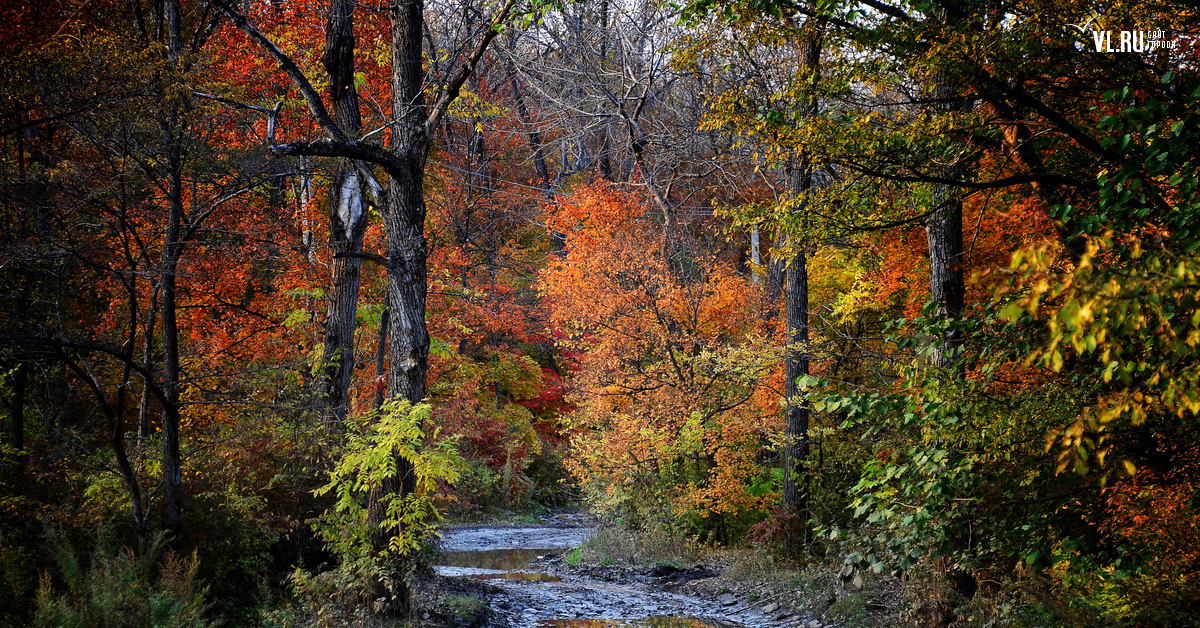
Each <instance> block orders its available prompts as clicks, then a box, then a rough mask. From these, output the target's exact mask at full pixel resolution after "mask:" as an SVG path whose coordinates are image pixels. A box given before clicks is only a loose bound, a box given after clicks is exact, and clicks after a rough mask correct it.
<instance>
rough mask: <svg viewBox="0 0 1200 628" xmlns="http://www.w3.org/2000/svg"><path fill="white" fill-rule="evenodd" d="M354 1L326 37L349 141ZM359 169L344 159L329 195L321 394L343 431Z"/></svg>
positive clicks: (333, 87) (354, 103)
mask: <svg viewBox="0 0 1200 628" xmlns="http://www.w3.org/2000/svg"><path fill="white" fill-rule="evenodd" d="M355 6H356V3H355V2H354V1H353V0H333V2H332V3H331V6H330V10H329V24H328V28H327V30H326V35H325V53H324V56H323V59H322V61H323V62H324V65H325V70H326V72H328V73H329V97H330V100H331V101H332V103H333V113H334V119H335V120H336V121H337V124H338V126H339V127H340V128H341V129H342V130H343V131H344V132H345V133H346V135H347V136H348V137H351V138H355V137H358V135H359V132H360V131H361V130H362V117H361V115H360V113H359V110H358V93H357V91H356V90H355V86H354V44H355V39H354V7H355ZM359 168H360V166H359V165H358V164H356V163H354V162H353V161H350V160H339V163H338V167H337V170H336V172H335V174H334V177H333V188H332V190H331V191H330V194H329V248H330V250H331V251H332V253H333V259H332V261H331V262H330V269H331V271H332V286H331V287H330V290H329V304H328V309H327V311H326V315H325V326H324V332H325V345H324V353H323V359H324V368H323V374H322V377H323V381H322V383H321V393H322V394H323V395H324V402H325V407H326V412H325V413H324V414H325V420H326V421H328V422H329V424H330V425H331V426H340V425H341V424H342V422H343V421H345V419H346V414H347V413H348V412H349V410H350V382H351V379H352V378H353V376H354V362H355V354H354V332H355V322H356V318H357V315H358V292H359V285H360V283H361V271H362V258H361V257H359V254H360V253H362V246H363V234H364V233H365V232H366V228H367V211H366V205H367V204H366V194H365V189H366V186H367V182H366V181H364V180H363V175H362V173H360V172H359ZM335 429H336V427H335Z"/></svg>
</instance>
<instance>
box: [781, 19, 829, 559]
mask: <svg viewBox="0 0 1200 628" xmlns="http://www.w3.org/2000/svg"><path fill="white" fill-rule="evenodd" d="M806 28H807V29H810V31H811V32H808V33H806V34H805V36H804V39H803V40H802V41H801V42H800V50H799V53H800V55H799V56H800V63H801V65H802V66H803V67H804V68H805V70H806V72H807V77H806V80H807V81H808V83H809V85H808V87H809V89H808V90H807V91H808V94H807V95H806V96H805V101H804V102H803V103H802V104H801V106H800V110H801V111H800V112H801V114H802V115H803V117H813V116H815V115H816V114H817V106H818V103H817V96H816V93H815V88H816V85H817V81H818V76H819V72H820V60H821V33H822V28H821V25H819V24H817V25H814V24H807V25H806ZM791 179H792V180H791V182H790V183H791V188H792V193H793V194H794V195H795V197H796V198H798V199H800V202H801V205H800V206H799V207H797V208H796V211H798V212H804V211H805V205H806V204H807V201H806V200H804V197H805V195H806V194H807V193H808V192H809V190H810V189H811V188H812V182H813V178H812V165H811V164H810V163H809V161H808V158H807V156H805V155H803V154H801V155H799V156H798V157H797V159H796V163H795V164H794V165H793V167H792V171H791ZM792 237H793V238H794V239H795V240H794V248H795V254H794V255H793V257H792V258H791V260H790V261H789V262H788V265H787V270H786V272H785V276H784V320H785V327H786V335H785V337H786V339H787V348H786V350H785V352H784V371H785V375H786V379H787V381H786V390H785V392H786V394H787V416H786V419H785V423H784V447H783V494H782V499H781V504H782V506H783V510H784V512H786V513H787V514H789V515H792V516H794V517H795V518H796V521H795V524H796V525H797V526H803V529H802V530H796V529H790V528H789V530H788V537H787V540H786V543H787V545H788V549H789V550H795V549H796V548H797V546H798V545H799V543H800V542H802V541H805V540H806V538H805V537H807V536H808V472H807V470H805V469H804V468H802V467H803V465H804V464H805V461H806V460H807V459H808V452H809V443H808V424H809V409H808V403H807V402H806V401H805V400H804V399H803V397H802V395H801V392H800V387H799V385H798V384H797V383H796V380H797V379H799V378H800V377H803V376H805V375H808V373H809V353H808V339H809V334H808V314H809V309H808V256H807V251H806V250H805V247H806V246H807V244H808V238H807V234H804V233H800V234H794V235H793V236H792ZM796 534H799V535H801V538H796V537H795V536H794V535H796Z"/></svg>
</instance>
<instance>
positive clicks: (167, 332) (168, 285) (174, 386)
mask: <svg viewBox="0 0 1200 628" xmlns="http://www.w3.org/2000/svg"><path fill="white" fill-rule="evenodd" d="M172 161H174V162H175V163H173V164H172V165H171V173H170V187H169V194H170V199H168V210H167V233H166V244H165V245H164V247H163V277H162V295H161V301H162V303H161V305H162V343H163V377H164V380H165V381H164V382H163V393H164V396H165V397H166V401H165V403H164V404H163V405H164V408H163V425H162V432H163V459H162V486H163V528H164V529H165V530H167V531H168V532H169V533H171V534H173V535H177V534H178V532H179V530H180V527H181V525H182V512H183V461H182V458H181V456H180V451H179V401H180V386H179V382H180V379H181V370H180V365H179V326H178V321H177V317H176V310H177V306H176V293H175V284H176V275H177V273H178V270H179V258H180V256H181V254H182V249H183V243H182V242H180V240H179V239H180V237H181V236H182V224H183V197H182V194H183V181H182V175H181V173H180V167H179V163H178V160H177V159H173V160H172Z"/></svg>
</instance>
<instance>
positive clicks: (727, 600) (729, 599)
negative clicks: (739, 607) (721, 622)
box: [717, 593, 737, 606]
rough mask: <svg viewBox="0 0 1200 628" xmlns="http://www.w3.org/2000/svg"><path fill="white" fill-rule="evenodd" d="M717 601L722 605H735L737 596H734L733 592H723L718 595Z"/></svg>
mask: <svg viewBox="0 0 1200 628" xmlns="http://www.w3.org/2000/svg"><path fill="white" fill-rule="evenodd" d="M717 601H718V602H720V603H721V606H733V605H734V604H737V598H736V597H734V595H733V594H732V593H722V594H721V595H718V596H717Z"/></svg>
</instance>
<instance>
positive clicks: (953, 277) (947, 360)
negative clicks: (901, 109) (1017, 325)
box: [925, 2, 966, 369]
mask: <svg viewBox="0 0 1200 628" xmlns="http://www.w3.org/2000/svg"><path fill="white" fill-rule="evenodd" d="M955 7H956V4H955V3H954V2H948V3H947V4H946V6H945V7H943V8H942V9H940V10H939V13H940V18H941V19H942V20H952V19H956V13H957V12H956V11H955V10H954V9H955ZM929 93H930V96H931V97H932V99H933V109H934V111H936V112H938V113H941V114H947V113H950V112H953V111H956V110H958V109H960V108H961V107H962V106H963V105H961V104H960V103H959V102H958V96H959V94H958V88H957V87H956V86H955V84H954V80H953V77H951V76H948V75H947V74H945V73H943V74H940V75H939V76H937V77H936V79H935V81H934V85H933V87H932V88H931V89H930V90H929ZM949 170H950V172H949V173H947V174H948V176H947V177H946V178H947V179H958V178H959V177H961V173H962V166H961V165H959V164H954V165H951V166H950V167H949ZM933 202H934V203H936V206H935V207H934V210H933V212H932V213H930V215H929V217H928V218H927V219H926V220H925V237H926V239H927V240H928V242H929V293H930V296H931V297H932V298H933V302H934V303H935V304H936V305H937V313H938V316H940V317H943V318H948V319H951V320H954V319H958V318H959V317H961V316H962V313H963V304H964V296H965V293H966V287H965V284H964V281H963V262H964V260H963V233H962V211H963V206H962V194H961V190H958V189H955V188H953V187H951V186H949V185H938V186H936V187H935V188H934V193H933ZM934 342H935V346H934V347H933V353H932V362H933V364H934V365H935V366H937V367H939V368H943V369H950V368H953V367H954V366H955V365H956V364H957V363H958V361H959V357H960V354H961V352H962V345H963V338H962V332H961V331H959V330H958V329H955V328H951V329H950V330H949V331H947V332H946V333H945V334H944V335H943V336H942V337H941V338H939V339H937V340H935V341H934Z"/></svg>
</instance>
